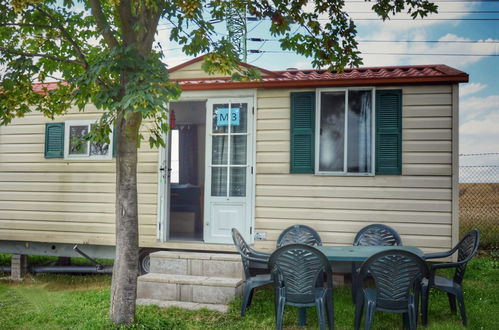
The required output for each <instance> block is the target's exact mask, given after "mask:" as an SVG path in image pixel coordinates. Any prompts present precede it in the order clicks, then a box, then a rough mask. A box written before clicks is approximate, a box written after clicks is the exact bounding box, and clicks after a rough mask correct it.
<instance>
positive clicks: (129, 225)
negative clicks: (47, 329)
mask: <svg viewBox="0 0 499 330" xmlns="http://www.w3.org/2000/svg"><path fill="white" fill-rule="evenodd" d="M141 120H142V118H141V115H140V113H139V114H137V113H134V114H132V115H130V116H128V117H127V118H126V119H125V117H124V114H123V111H121V112H120V114H119V115H118V118H117V120H116V130H117V134H116V136H117V139H116V140H117V141H118V143H117V146H115V147H117V148H118V149H117V150H118V152H117V158H116V258H115V260H114V267H113V280H112V287H111V307H110V318H111V321H113V322H114V323H119V324H130V323H133V322H134V320H135V300H136V298H137V276H138V250H139V228H138V204H137V141H138V132H139V127H140V123H141Z"/></svg>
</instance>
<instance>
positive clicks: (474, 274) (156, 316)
mask: <svg viewBox="0 0 499 330" xmlns="http://www.w3.org/2000/svg"><path fill="white" fill-rule="evenodd" d="M110 282H111V277H110V276H109V275H92V276H88V275H87V276H76V275H37V276H33V277H28V278H26V279H25V280H24V281H23V282H21V283H16V282H10V281H7V280H2V281H0V329H115V328H116V327H114V326H113V325H112V324H111V323H109V322H108V320H107V315H108V308H109V292H110V290H109V287H110ZM465 301H466V303H467V310H468V318H469V329H499V261H498V260H497V258H496V259H493V258H491V257H481V258H475V259H473V260H472V261H471V262H470V264H469V265H468V270H467V274H466V278H465ZM240 303H241V301H240V299H238V300H236V301H234V302H232V303H231V305H230V310H229V312H228V313H227V314H221V313H217V312H210V311H207V310H202V311H186V310H182V309H178V308H168V309H159V308H157V307H153V306H148V307H142V306H140V307H138V309H137V317H136V319H137V322H136V324H134V325H133V326H130V327H123V328H118V329H203V330H205V329H238V330H244V329H274V327H275V323H274V306H273V293H272V290H270V289H264V290H258V291H257V292H256V294H255V297H254V299H253V305H252V306H251V307H250V309H249V310H248V312H247V314H246V317H245V318H241V317H240V316H239V308H240ZM353 310H354V309H353V305H352V303H351V297H350V289H349V287H348V286H345V287H341V288H337V289H335V291H334V315H335V324H336V329H352V328H353ZM308 313H309V314H308V315H309V317H308V323H309V327H308V328H307V329H315V328H317V320H316V317H315V310H314V309H309V311H308ZM284 326H285V328H287V329H298V327H297V311H296V309H294V308H292V307H286V310H285V321H284ZM400 328H402V319H401V317H400V315H392V314H387V313H382V312H377V313H376V317H375V321H374V329H400ZM456 328H462V326H461V322H460V319H459V317H458V316H457V315H452V314H451V313H450V311H449V307H448V302H447V296H446V295H445V294H442V293H440V292H434V291H433V293H432V296H431V298H430V315H429V326H428V328H427V329H429V330H432V329H456ZM301 329H303V328H301Z"/></svg>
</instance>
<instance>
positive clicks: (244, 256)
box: [232, 228, 272, 316]
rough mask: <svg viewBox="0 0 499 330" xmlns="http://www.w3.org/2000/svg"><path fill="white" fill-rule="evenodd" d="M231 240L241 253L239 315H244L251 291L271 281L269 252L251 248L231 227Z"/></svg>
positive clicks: (248, 305) (251, 295)
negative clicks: (242, 271) (242, 274)
mask: <svg viewBox="0 0 499 330" xmlns="http://www.w3.org/2000/svg"><path fill="white" fill-rule="evenodd" d="M232 240H233V241H234V246H235V247H236V250H237V252H239V254H240V255H241V260H242V262H243V269H244V279H245V281H244V288H243V301H242V304H241V316H244V315H245V313H246V309H247V308H248V307H250V306H251V300H252V299H253V291H254V290H255V289H256V288H258V287H261V286H264V285H268V284H271V283H272V280H271V279H270V272H269V270H268V261H269V257H270V254H267V253H263V252H258V251H255V250H253V249H252V248H251V247H250V246H249V245H248V243H246V241H245V240H244V238H243V236H242V235H241V233H240V232H239V231H238V230H237V229H236V228H232ZM262 271H263V273H262ZM258 273H259V274H258Z"/></svg>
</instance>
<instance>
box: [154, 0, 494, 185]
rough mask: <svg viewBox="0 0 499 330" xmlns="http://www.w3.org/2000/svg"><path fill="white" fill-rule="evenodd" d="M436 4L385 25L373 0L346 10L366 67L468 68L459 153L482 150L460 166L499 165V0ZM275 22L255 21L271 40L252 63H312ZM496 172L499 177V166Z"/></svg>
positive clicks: (253, 27)
mask: <svg viewBox="0 0 499 330" xmlns="http://www.w3.org/2000/svg"><path fill="white" fill-rule="evenodd" d="M435 2H436V4H437V5H438V6H439V13H438V14H432V15H430V16H429V17H427V18H426V19H424V20H421V19H418V20H417V21H413V20H411V19H409V16H407V15H406V14H398V15H396V16H394V17H392V20H391V21H387V22H382V21H381V20H377V19H374V20H372V19H373V18H376V15H375V14H374V13H373V12H372V10H371V6H372V3H369V2H362V1H358V0H347V1H346V8H347V10H348V12H349V13H350V16H351V17H352V18H353V19H354V21H355V22H356V24H357V30H358V34H357V40H358V42H359V50H360V51H361V52H362V58H363V60H364V65H363V66H385V65H390V66H391V65H418V64H447V65H449V66H452V67H455V68H457V69H459V70H462V71H464V72H466V73H468V74H469V77H470V79H469V83H467V84H461V85H460V111H459V112H460V127H459V128H460V140H459V147H460V150H459V152H460V154H466V155H468V154H480V155H476V156H462V157H461V159H460V163H461V165H467V166H472V165H499V79H498V77H499V0H485V1H468V0H456V1H449V0H441V1H435ZM269 25H270V22H269V21H249V22H248V38H264V39H269V40H268V41H266V42H252V41H249V42H248V49H255V50H263V51H266V52H264V53H257V54H249V55H248V60H247V62H248V63H250V64H252V65H256V66H258V67H262V68H265V69H270V70H284V69H286V68H290V67H293V68H299V69H310V68H312V65H311V64H310V59H307V58H305V57H303V56H298V55H296V54H292V53H290V52H280V48H279V43H278V42H276V41H275V38H273V37H272V36H270V34H269V32H268V30H269ZM219 29H220V30H219V31H220V33H224V30H225V24H224V23H220V27H219ZM158 40H159V41H161V44H162V45H163V49H165V50H166V52H165V62H166V63H167V64H168V65H169V66H170V67H171V66H174V65H177V64H180V63H183V62H185V61H186V60H188V59H189V58H188V57H186V56H184V55H182V54H181V53H180V52H179V50H175V48H176V47H177V48H178V45H175V44H171V43H170V42H169V41H168V26H167V25H165V26H164V27H163V29H161V27H160V31H159V35H158ZM406 41H407V42H406ZM165 46H166V47H165ZM267 51H270V52H267ZM465 54H467V55H471V56H462V55H465ZM494 153H497V154H494ZM496 172H497V173H496V174H497V181H498V182H499V167H498V168H497V171H496Z"/></svg>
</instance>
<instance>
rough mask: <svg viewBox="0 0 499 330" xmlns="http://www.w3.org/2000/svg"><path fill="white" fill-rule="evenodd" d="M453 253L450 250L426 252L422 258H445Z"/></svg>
mask: <svg viewBox="0 0 499 330" xmlns="http://www.w3.org/2000/svg"><path fill="white" fill-rule="evenodd" d="M452 254H454V252H453V251H452V250H451V251H445V252H436V253H426V254H425V255H424V256H423V259H425V260H428V259H438V258H446V257H449V256H451V255H452Z"/></svg>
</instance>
